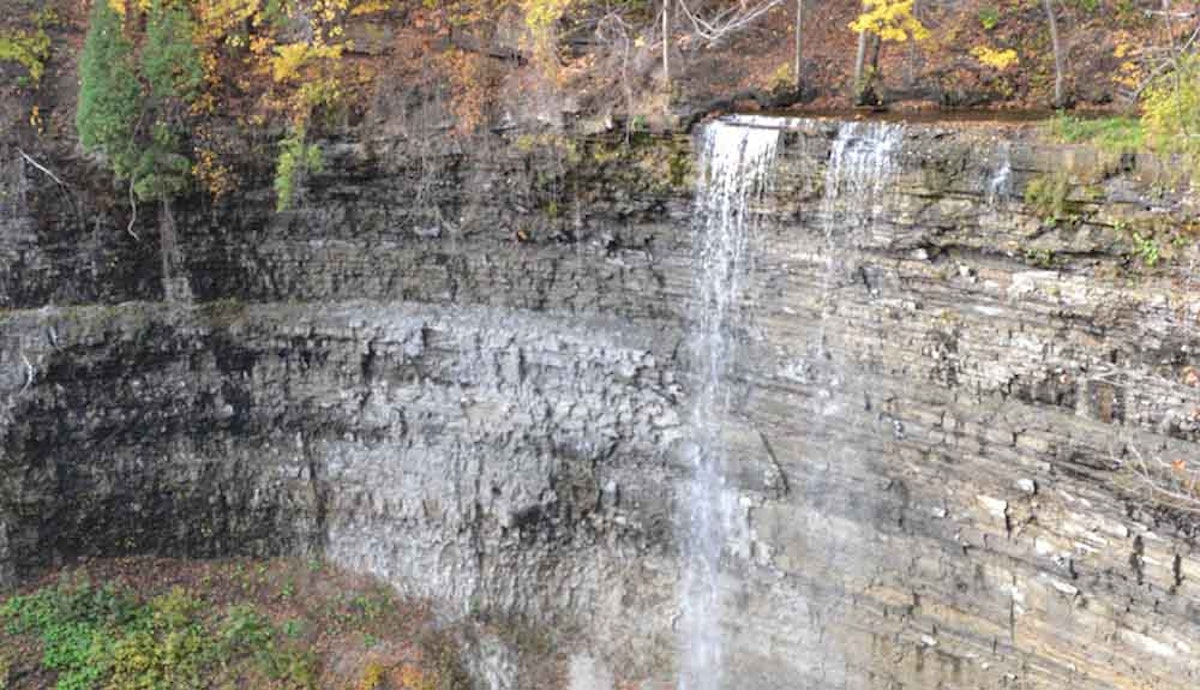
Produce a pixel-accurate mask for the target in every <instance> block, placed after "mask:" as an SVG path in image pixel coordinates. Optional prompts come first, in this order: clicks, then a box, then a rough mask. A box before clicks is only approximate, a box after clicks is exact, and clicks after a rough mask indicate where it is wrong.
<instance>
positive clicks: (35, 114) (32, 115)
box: [29, 105, 46, 134]
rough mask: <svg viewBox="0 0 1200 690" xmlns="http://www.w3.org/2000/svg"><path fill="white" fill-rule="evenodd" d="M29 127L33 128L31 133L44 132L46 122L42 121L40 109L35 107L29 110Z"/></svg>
mask: <svg viewBox="0 0 1200 690" xmlns="http://www.w3.org/2000/svg"><path fill="white" fill-rule="evenodd" d="M29 126H30V127H33V131H35V132H37V133H38V134H42V133H44V132H45V131H46V121H45V120H44V119H42V109H41V108H39V107H37V106H36V105H35V106H33V108H31V109H30V110H29Z"/></svg>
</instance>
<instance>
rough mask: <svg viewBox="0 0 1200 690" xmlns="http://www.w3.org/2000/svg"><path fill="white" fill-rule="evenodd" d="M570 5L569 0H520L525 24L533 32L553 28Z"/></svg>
mask: <svg viewBox="0 0 1200 690" xmlns="http://www.w3.org/2000/svg"><path fill="white" fill-rule="evenodd" d="M570 5H571V0H521V10H522V11H523V12H524V13H525V25H526V26H528V27H529V28H530V29H532V30H533V31H535V32H537V31H545V30H547V29H551V28H553V27H554V25H555V24H556V23H558V21H559V20H560V19H562V17H563V14H565V13H566V11H567V8H568V7H570Z"/></svg>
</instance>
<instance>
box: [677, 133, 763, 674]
mask: <svg viewBox="0 0 1200 690" xmlns="http://www.w3.org/2000/svg"><path fill="white" fill-rule="evenodd" d="M702 138H703V139H702V146H703V148H702V151H703V153H702V159H701V166H702V168H701V169H702V170H703V177H702V178H701V180H700V183H699V189H698V190H697V192H698V193H697V195H696V199H697V201H696V208H695V221H694V228H695V237H696V249H695V252H696V266H697V270H696V274H695V286H694V296H695V306H694V307H693V314H692V317H693V319H692V320H693V325H692V333H691V336H692V338H691V340H692V342H691V346H692V355H693V358H694V365H693V366H694V373H695V375H696V379H697V381H696V385H697V391H696V395H695V399H694V403H693V406H692V410H691V428H692V431H693V436H692V439H691V443H690V444H689V447H688V449H687V452H686V454H687V456H688V457H687V459H688V460H689V462H690V465H691V469H692V477H691V481H690V485H689V487H688V493H687V502H688V503H687V511H686V512H685V515H686V524H684V525H682V528H683V533H684V534H683V544H684V549H685V551H684V573H683V579H682V583H681V593H680V599H681V606H682V614H683V619H682V628H681V632H682V640H681V642H682V645H683V649H684V653H683V659H682V668H681V673H680V678H679V688H680V690H712V689H714V688H716V687H718V683H719V676H720V670H721V632H720V594H719V582H718V578H719V575H720V561H721V551H722V544H723V543H724V541H725V534H726V532H727V527H726V523H727V521H728V518H729V515H730V511H729V510H728V509H727V508H726V507H725V505H724V500H723V496H724V495H725V491H724V483H725V478H724V465H725V456H726V449H725V447H724V443H723V441H722V435H721V427H722V422H723V419H724V417H725V414H726V412H727V411H728V408H729V399H730V382H729V378H730V377H729V373H730V371H729V370H730V363H731V362H732V361H733V358H734V349H735V346H736V333H735V332H734V331H735V329H736V327H737V325H738V320H739V313H738V312H739V301H740V296H741V292H742V283H743V279H744V278H745V274H746V272H747V261H748V256H747V252H748V249H749V244H750V243H749V239H750V238H749V235H750V234H751V231H752V230H753V225H754V213H753V210H752V209H751V202H752V201H754V200H755V199H757V198H758V196H759V195H760V194H761V192H762V190H763V188H764V187H765V185H766V178H767V175H768V173H769V171H770V169H771V164H772V162H773V161H774V158H775V147H776V144H777V143H778V141H779V130H778V129H777V128H771V127H762V126H756V125H755V124H754V123H752V122H751V123H748V122H739V121H737V120H727V121H717V122H713V123H711V124H709V125H708V126H706V127H705V128H704V130H703V133H702Z"/></svg>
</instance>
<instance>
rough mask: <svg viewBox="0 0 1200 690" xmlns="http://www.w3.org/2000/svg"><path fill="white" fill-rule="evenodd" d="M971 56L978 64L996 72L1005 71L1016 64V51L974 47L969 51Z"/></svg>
mask: <svg viewBox="0 0 1200 690" xmlns="http://www.w3.org/2000/svg"><path fill="white" fill-rule="evenodd" d="M971 55H973V56H974V57H975V59H976V60H978V61H979V64H981V65H984V66H986V67H991V68H992V69H997V70H1001V71H1003V70H1006V69H1008V68H1009V67H1012V66H1013V65H1015V64H1017V63H1018V62H1019V60H1018V59H1017V51H1015V50H1013V49H1012V48H1009V49H1007V50H996V49H994V48H989V47H988V46H975V47H974V48H972V49H971Z"/></svg>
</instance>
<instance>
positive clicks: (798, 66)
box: [792, 0, 804, 97]
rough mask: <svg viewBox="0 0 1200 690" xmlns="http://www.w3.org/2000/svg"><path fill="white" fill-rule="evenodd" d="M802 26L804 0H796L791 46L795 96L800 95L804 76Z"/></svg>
mask: <svg viewBox="0 0 1200 690" xmlns="http://www.w3.org/2000/svg"><path fill="white" fill-rule="evenodd" d="M803 26H804V0H796V28H795V33H794V36H793V37H794V39H795V40H794V41H793V46H792V53H793V57H794V58H795V64H794V65H793V67H792V76H793V77H795V79H796V84H795V86H796V96H797V97H800V95H801V92H802V91H803V90H804V78H803V77H802V76H801V70H802V69H803V67H804V64H803V62H804V60H803V57H804V51H803V48H804V45H803V43H801V33H800V29H801V27H803Z"/></svg>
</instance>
